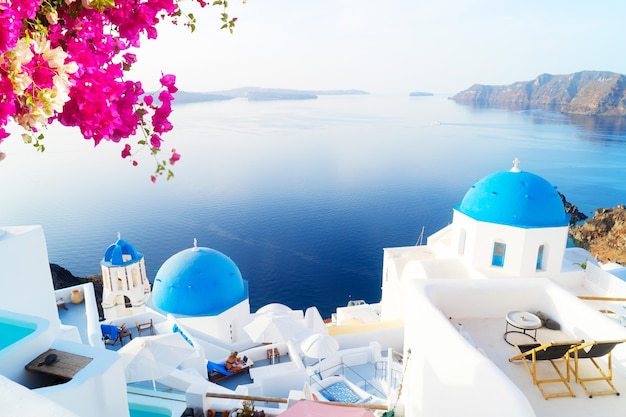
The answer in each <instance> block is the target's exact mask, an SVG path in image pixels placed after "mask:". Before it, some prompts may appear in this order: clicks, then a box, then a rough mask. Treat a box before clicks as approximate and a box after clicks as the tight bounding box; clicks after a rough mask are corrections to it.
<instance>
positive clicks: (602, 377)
mask: <svg viewBox="0 0 626 417" xmlns="http://www.w3.org/2000/svg"><path fill="white" fill-rule="evenodd" d="M623 342H626V340H623V339H622V340H606V341H591V342H585V343H582V344H580V345H578V346H574V347H573V348H571V349H570V351H569V355H570V357H571V358H573V359H574V360H573V363H570V366H571V368H572V372H573V373H574V377H575V378H576V382H577V383H579V384H580V386H581V387H583V389H584V390H585V393H586V394H587V395H588V396H589V398H592V397H593V396H594V395H611V394H615V395H619V392H617V390H616V389H615V386H613V383H612V382H611V381H612V380H613V366H612V359H611V353H612V351H613V348H614V347H615V346H617V345H619V344H620V343H623ZM603 356H606V357H607V366H606V370H603V369H602V367H600V365H599V364H598V362H596V360H595V358H600V357H603ZM582 359H589V361H590V362H591V364H593V366H594V367H595V368H596V371H597V373H596V376H587V377H583V376H582V375H581V374H582V373H583V372H582V369H581V365H580V361H581V360H582ZM594 372H595V371H594ZM595 381H605V382H606V383H607V384H608V386H609V388H608V389H606V390H604V391H599V390H595V391H592V390H591V389H590V387H589V386H588V383H590V382H595Z"/></svg>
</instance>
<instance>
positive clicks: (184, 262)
mask: <svg viewBox="0 0 626 417" xmlns="http://www.w3.org/2000/svg"><path fill="white" fill-rule="evenodd" d="M247 298H248V284H247V282H246V281H245V280H244V279H243V278H242V277H241V272H240V271H239V268H237V265H235V263H234V262H233V261H232V260H231V259H230V258H229V257H228V256H226V255H224V254H223V253H221V252H219V251H216V250H213V249H209V248H203V247H194V248H191V249H186V250H183V251H181V252H178V253H177V254H175V255H173V256H172V257H170V258H169V259H168V260H167V261H165V263H163V266H161V268H160V269H159V271H158V272H157V274H156V277H155V278H154V284H153V287H152V303H153V304H154V306H155V307H157V308H159V309H161V310H163V311H164V312H167V313H173V314H184V315H189V316H207V315H217V314H220V313H222V312H224V311H226V310H228V309H229V308H231V307H233V306H235V305H236V304H239V303H240V302H242V301H244V300H245V299H247Z"/></svg>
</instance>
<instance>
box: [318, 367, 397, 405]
mask: <svg viewBox="0 0 626 417" xmlns="http://www.w3.org/2000/svg"><path fill="white" fill-rule="evenodd" d="M379 364H382V367H384V368H385V369H386V368H387V366H386V364H385V363H384V362H376V363H375V364H374V366H375V367H376V368H375V371H374V374H375V377H376V378H378V377H377V376H376V374H377V372H378V366H379ZM326 373H328V374H333V375H334V374H339V375H341V376H344V377H346V378H347V379H349V380H350V381H353V380H356V381H357V382H358V383H355V385H356V386H358V387H359V388H361V389H362V390H363V391H365V392H367V393H370V394H375V395H376V396H378V397H381V398H386V397H387V394H385V393H383V392H381V391H380V390H379V389H378V388H376V386H374V385H373V384H371V383H370V382H368V380H367V378H365V377H364V376H362V375H361V374H359V373H358V372H357V371H355V370H354V369H353V368H351V367H350V366H348V365H346V364H345V363H343V362H342V363H340V364H338V365H333V366H331V367H329V368H325V369H320V370H319V371H318V373H317V375H318V377H319V378H320V379H322V377H321V374H326ZM381 373H383V374H386V370H381ZM312 382H314V381H313V380H312V379H309V384H311V383H312ZM316 384H318V385H319V382H316ZM361 384H362V385H361ZM372 391H375V392H372Z"/></svg>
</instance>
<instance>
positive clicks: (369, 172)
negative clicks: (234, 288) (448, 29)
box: [0, 94, 626, 317]
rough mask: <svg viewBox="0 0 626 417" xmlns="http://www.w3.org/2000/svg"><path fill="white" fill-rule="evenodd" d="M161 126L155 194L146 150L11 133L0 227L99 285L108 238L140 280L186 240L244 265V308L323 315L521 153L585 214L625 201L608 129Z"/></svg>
mask: <svg viewBox="0 0 626 417" xmlns="http://www.w3.org/2000/svg"><path fill="white" fill-rule="evenodd" d="M172 121H173V124H174V126H175V129H174V131H173V132H170V133H169V134H168V135H166V143H165V148H166V150H167V151H169V150H170V149H171V148H175V149H176V150H177V152H179V153H180V154H181V155H182V158H181V160H180V161H179V162H178V163H177V164H176V165H175V166H174V173H175V177H174V178H173V179H172V180H170V181H165V179H164V178H161V179H159V180H158V181H157V183H156V184H153V183H152V182H151V181H150V179H149V176H150V174H151V173H152V169H153V165H154V161H153V159H152V157H151V156H150V155H149V153H148V152H147V150H142V151H140V152H138V154H137V156H136V157H137V160H138V161H139V162H140V163H139V165H138V166H137V167H133V166H132V165H131V164H130V162H129V161H128V160H122V159H121V158H120V150H121V147H120V145H119V144H114V143H101V144H100V145H98V146H96V147H94V146H93V142H91V141H86V140H84V139H82V137H81V136H80V134H79V133H78V132H76V131H74V130H72V129H68V128H64V127H61V126H53V127H51V128H50V129H49V130H47V131H45V132H44V134H45V139H44V141H43V143H44V144H45V146H46V150H45V152H43V153H41V152H36V151H35V150H34V149H33V148H32V147H31V146H30V145H25V144H24V143H22V140H21V138H20V137H19V131H18V130H17V129H14V134H13V135H12V136H11V137H10V138H8V139H6V140H5V142H3V143H2V144H0V151H3V152H5V153H6V154H7V157H6V159H5V160H4V161H2V162H0V193H1V194H0V225H27V224H39V225H42V226H43V229H44V233H45V235H46V239H47V244H48V255H49V259H50V262H52V263H57V264H59V265H61V266H63V267H64V268H66V269H68V270H69V271H70V272H71V273H73V274H74V275H76V276H79V277H86V276H89V275H93V274H99V273H100V261H101V260H102V256H103V255H104V252H105V250H106V249H107V247H108V246H109V245H110V244H112V243H114V242H115V241H116V239H117V236H118V233H119V235H120V236H121V238H122V239H124V240H126V241H128V242H130V243H132V244H133V245H134V246H135V247H136V248H137V250H138V251H139V252H141V253H143V254H144V256H145V262H146V267H147V271H148V275H149V278H150V279H151V280H153V279H154V276H155V274H156V273H157V271H158V269H159V267H160V266H161V265H162V264H163V262H165V260H166V259H168V258H169V257H170V256H172V255H174V254H176V253H177V252H179V251H181V250H184V249H187V248H190V247H193V244H194V239H196V240H197V244H198V245H199V246H204V247H209V248H213V249H216V250H218V251H220V252H222V253H224V254H226V255H227V256H229V257H230V258H231V259H232V260H233V261H234V262H235V263H236V264H237V265H238V267H239V269H240V270H241V273H242V275H243V277H244V279H246V280H247V281H248V284H249V296H250V305H251V310H252V311H255V310H256V309H258V308H259V307H261V306H263V305H265V304H268V303H274V302H276V303H282V304H286V305H288V306H289V307H291V308H294V309H306V308H307V307H309V306H313V305H314V306H317V307H318V309H319V310H320V313H321V314H322V316H323V317H329V316H330V314H331V312H333V311H334V310H335V309H336V308H337V307H339V306H344V305H346V304H347V302H348V301H350V300H361V299H362V300H365V301H367V302H377V301H379V300H380V296H381V278H382V258H383V249H384V248H387V247H398V246H412V245H415V244H417V243H418V242H419V241H420V240H423V241H424V242H425V241H426V238H427V237H428V235H430V234H432V233H435V232H436V231H437V230H439V229H441V228H442V227H444V226H446V225H447V224H449V223H450V222H451V220H452V213H453V209H454V207H455V206H456V205H457V204H459V203H460V202H461V200H462V199H463V196H464V195H465V193H466V192H467V190H468V189H469V188H470V187H471V186H472V184H474V183H475V182H476V181H477V180H479V179H481V178H483V177H484V176H486V175H488V174H490V173H493V172H496V171H500V170H508V169H510V168H511V167H512V165H513V162H512V161H513V160H514V159H515V158H518V159H519V160H520V161H521V163H520V168H521V169H522V170H525V171H529V172H533V173H535V174H538V175H541V176H542V177H544V178H546V179H547V180H548V181H550V183H552V184H553V185H554V186H556V187H557V189H558V190H559V191H560V192H561V193H563V194H564V195H565V196H566V198H567V200H568V201H570V202H571V203H572V204H575V205H576V206H578V208H579V209H580V210H581V211H582V212H583V213H585V214H587V215H588V216H590V217H591V216H592V215H593V211H594V210H595V209H597V208H602V207H615V206H616V205H618V204H623V203H626V123H625V119H620V118H597V117H573V116H567V115H564V114H561V113H559V112H558V111H551V110H541V109H513V110H512V109H498V108H484V107H483V108H479V107H471V106H466V105H461V104H457V103H455V102H454V101H452V100H449V99H448V97H447V96H446V95H435V96H432V97H410V96H409V95H408V94H407V95H406V96H400V95H396V96H394V95H375V94H371V95H346V96H319V98H318V99H316V100H299V101H247V100H245V99H233V100H230V101H221V102H204V103H195V104H185V105H178V106H175V107H174V113H173V118H172ZM166 156H167V155H166V154H164V155H163V156H159V157H166ZM0 279H10V277H0ZM211 296H216V297H219V294H215V295H212V294H207V297H211Z"/></svg>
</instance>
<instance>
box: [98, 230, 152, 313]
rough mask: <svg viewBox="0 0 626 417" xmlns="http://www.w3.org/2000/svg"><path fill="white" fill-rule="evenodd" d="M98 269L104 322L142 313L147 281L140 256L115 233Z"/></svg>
mask: <svg viewBox="0 0 626 417" xmlns="http://www.w3.org/2000/svg"><path fill="white" fill-rule="evenodd" d="M100 269H101V270H102V309H103V310H104V317H105V319H106V320H113V319H116V318H119V317H125V316H130V315H133V314H138V313H142V312H144V311H146V301H147V300H148V298H149V297H150V281H148V276H147V274H146V265H145V263H144V257H143V254H141V253H139V252H137V250H136V249H135V247H134V246H133V245H131V244H130V243H128V242H126V241H124V240H122V239H121V238H120V234H119V233H118V234H117V241H116V242H115V243H114V244H112V245H111V246H109V247H108V248H107V250H106V252H105V253H104V257H103V258H102V261H101V262H100Z"/></svg>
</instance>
